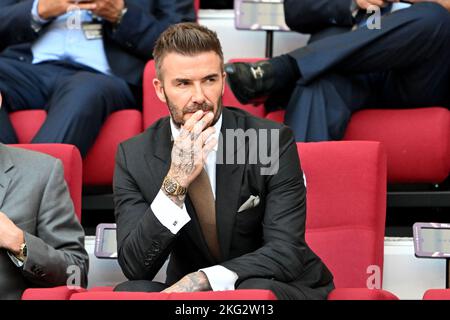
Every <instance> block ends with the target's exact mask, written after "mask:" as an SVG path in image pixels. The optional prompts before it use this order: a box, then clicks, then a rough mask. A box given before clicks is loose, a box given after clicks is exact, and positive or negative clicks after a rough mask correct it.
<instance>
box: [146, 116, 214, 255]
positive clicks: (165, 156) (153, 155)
mask: <svg viewBox="0 0 450 320" xmlns="http://www.w3.org/2000/svg"><path fill="white" fill-rule="evenodd" d="M152 140H153V142H152V145H153V146H155V147H154V148H153V152H151V151H150V148H147V149H146V150H148V152H146V153H145V154H144V156H145V159H146V163H147V166H148V169H149V171H150V172H151V174H152V178H153V179H152V182H153V183H154V184H156V185H157V186H158V187H159V186H161V185H162V182H163V180H164V177H165V176H166V174H167V172H168V171H169V169H170V164H171V159H172V155H171V154H172V146H173V140H172V132H171V129H170V118H166V119H165V120H164V122H163V123H162V124H161V127H160V129H157V130H155V134H154V135H153V137H152ZM185 206H186V210H187V212H188V214H189V216H190V217H191V221H190V222H189V223H188V225H186V226H185V228H184V230H185V232H186V233H187V235H188V236H189V237H190V238H191V239H192V241H193V242H194V243H195V244H196V246H197V247H198V248H199V249H200V250H202V252H204V254H205V255H206V256H207V257H208V259H209V260H211V262H214V258H213V257H212V255H211V254H210V252H209V250H208V246H207V244H206V241H205V239H204V237H203V233H202V231H201V227H200V224H199V222H198V219H197V215H196V213H195V209H194V207H193V205H192V203H191V201H190V199H189V196H186V201H185Z"/></svg>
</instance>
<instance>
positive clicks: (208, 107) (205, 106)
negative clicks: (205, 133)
mask: <svg viewBox="0 0 450 320" xmlns="http://www.w3.org/2000/svg"><path fill="white" fill-rule="evenodd" d="M164 96H165V97H166V101H167V106H168V107H169V112H170V117H171V118H172V121H173V123H174V124H175V126H177V127H178V128H181V126H182V125H184V122H185V121H184V120H183V117H184V115H185V114H187V113H195V112H196V111H198V110H203V111H204V112H214V104H212V103H208V102H206V101H205V102H204V103H202V104H198V103H193V104H190V105H187V106H185V107H183V109H182V110H181V113H180V111H179V110H180V108H179V107H178V106H177V105H175V104H174V103H172V101H170V99H169V97H168V96H167V95H166V93H165V92H164ZM221 114H222V96H220V97H219V99H218V100H217V110H216V113H215V114H214V118H213V120H212V122H211V124H210V126H213V125H215V124H216V122H217V120H219V118H220V115H221Z"/></svg>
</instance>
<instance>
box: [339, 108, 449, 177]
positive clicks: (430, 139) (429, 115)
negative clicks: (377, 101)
mask: <svg viewBox="0 0 450 320" xmlns="http://www.w3.org/2000/svg"><path fill="white" fill-rule="evenodd" d="M344 140H373V141H380V142H382V143H383V145H384V146H385V148H386V153H387V155H388V176H389V182H390V183H439V182H442V181H443V180H445V179H446V178H447V176H448V174H449V172H450V112H449V111H448V110H447V109H445V108H441V107H436V108H419V109H392V110H387V109H372V110H361V111H359V112H356V113H355V114H353V115H352V118H351V120H350V123H349V125H348V127H347V130H346V133H345V137H344Z"/></svg>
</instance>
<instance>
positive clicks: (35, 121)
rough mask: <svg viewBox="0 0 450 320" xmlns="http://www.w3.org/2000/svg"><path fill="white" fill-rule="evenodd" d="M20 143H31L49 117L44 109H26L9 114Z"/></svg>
mask: <svg viewBox="0 0 450 320" xmlns="http://www.w3.org/2000/svg"><path fill="white" fill-rule="evenodd" d="M9 118H10V119H11V123H12V126H13V127H14V130H15V131H16V135H17V138H18V140H19V143H30V142H31V140H33V137H34V136H35V135H36V133H37V132H38V131H39V129H40V128H41V126H42V124H43V123H44V121H45V118H47V112H45V111H44V110H24V111H16V112H11V113H10V114H9Z"/></svg>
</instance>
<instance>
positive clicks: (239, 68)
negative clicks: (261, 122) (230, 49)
mask: <svg viewBox="0 0 450 320" xmlns="http://www.w3.org/2000/svg"><path fill="white" fill-rule="evenodd" d="M225 72H226V73H227V78H228V85H229V86H230V88H231V91H233V93H234V95H235V96H236V98H237V99H238V100H239V102H240V103H242V104H248V103H262V102H264V101H265V99H266V98H267V97H268V96H269V95H270V93H271V91H272V89H273V87H274V83H275V77H274V72H273V69H272V65H271V64H270V62H268V61H265V60H264V61H258V62H256V63H245V62H235V63H228V64H226V65H225Z"/></svg>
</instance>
